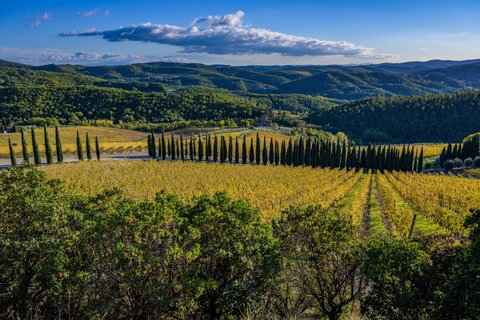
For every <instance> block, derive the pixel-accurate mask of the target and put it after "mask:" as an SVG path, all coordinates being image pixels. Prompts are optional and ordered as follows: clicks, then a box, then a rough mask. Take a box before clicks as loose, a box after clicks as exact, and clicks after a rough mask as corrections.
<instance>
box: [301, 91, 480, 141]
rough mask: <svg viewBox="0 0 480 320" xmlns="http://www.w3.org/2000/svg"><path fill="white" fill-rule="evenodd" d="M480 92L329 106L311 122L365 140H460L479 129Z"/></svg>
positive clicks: (367, 100)
mask: <svg viewBox="0 0 480 320" xmlns="http://www.w3.org/2000/svg"><path fill="white" fill-rule="evenodd" d="M479 112H480V93H479V92H466V93H458V94H452V95H423V96H418V97H392V98H388V99H385V98H373V99H365V100H359V101H355V102H352V103H349V104H344V105H341V106H338V107H336V108H327V109H324V110H321V111H318V112H315V113H313V114H312V115H311V117H310V121H311V122H313V123H316V124H318V125H321V126H322V127H323V128H324V129H327V130H333V131H335V130H340V131H344V132H346V133H347V134H349V135H351V136H352V137H353V138H354V139H357V140H358V141H362V142H370V143H378V142H388V143H400V142H401V143H413V142H420V141H422V142H438V141H461V140H462V139H463V138H464V137H465V136H467V135H468V134H470V133H472V132H476V131H478V129H479V128H480V117H479V116H478V114H479Z"/></svg>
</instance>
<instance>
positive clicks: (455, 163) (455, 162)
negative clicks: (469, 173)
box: [453, 158, 463, 168]
mask: <svg viewBox="0 0 480 320" xmlns="http://www.w3.org/2000/svg"><path fill="white" fill-rule="evenodd" d="M453 166H454V167H455V168H461V167H462V166H463V161H462V159H459V158H455V159H454V160H453Z"/></svg>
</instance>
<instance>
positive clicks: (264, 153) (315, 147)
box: [147, 132, 424, 172]
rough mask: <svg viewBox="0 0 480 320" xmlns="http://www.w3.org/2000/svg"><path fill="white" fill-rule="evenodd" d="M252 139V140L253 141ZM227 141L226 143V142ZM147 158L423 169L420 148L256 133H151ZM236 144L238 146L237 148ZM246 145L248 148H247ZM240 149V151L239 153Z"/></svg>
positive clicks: (330, 166)
mask: <svg viewBox="0 0 480 320" xmlns="http://www.w3.org/2000/svg"><path fill="white" fill-rule="evenodd" d="M254 139H255V140H256V141H254ZM227 140H228V141H227ZM147 143H148V155H149V156H150V157H152V158H153V159H158V160H167V159H169V160H182V161H184V160H188V159H189V160H190V161H207V162H210V161H211V162H220V163H225V162H230V163H242V164H247V163H250V164H256V165H259V164H263V165H267V164H271V165H280V164H281V165H286V166H294V167H297V166H311V167H314V168H315V167H321V168H339V169H347V170H351V169H355V170H356V171H359V170H361V169H363V170H373V171H376V170H380V171H381V172H384V171H385V170H388V171H403V172H413V171H415V172H421V171H422V170H423V160H424V156H423V148H422V149H421V151H420V153H418V150H417V151H415V150H414V147H413V146H402V147H398V146H367V147H351V146H348V145H347V144H346V143H344V142H340V141H337V142H331V141H319V140H317V139H312V138H307V139H305V138H303V137H300V138H299V139H295V140H293V139H290V140H289V141H288V142H287V141H285V140H284V141H282V142H281V143H279V142H278V141H276V140H274V139H273V138H270V141H269V143H268V142H267V138H266V136H264V137H263V144H262V143H261V139H260V136H259V134H258V133H257V135H256V137H255V138H253V137H252V138H251V139H250V143H249V144H248V143H247V138H246V136H245V135H244V136H243V139H242V141H239V137H238V136H237V137H236V138H235V141H234V140H233V138H232V137H231V136H228V137H227V138H226V137H225V136H220V137H218V136H216V135H215V136H213V138H212V137H211V136H210V135H209V134H206V136H205V138H203V137H202V136H199V138H198V139H193V137H192V136H190V139H184V138H183V136H182V135H180V137H179V138H177V139H176V138H175V136H174V135H173V134H172V135H171V138H167V139H166V138H165V136H164V134H163V133H162V135H161V137H159V138H158V141H156V138H155V135H154V134H153V132H152V133H151V134H149V135H148V139H147ZM240 143H241V144H242V147H241V148H240ZM248 145H249V147H248ZM240 150H241V151H240Z"/></svg>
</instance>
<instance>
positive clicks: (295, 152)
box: [292, 140, 300, 167]
mask: <svg viewBox="0 0 480 320" xmlns="http://www.w3.org/2000/svg"><path fill="white" fill-rule="evenodd" d="M298 149H299V148H298V140H295V142H294V143H293V161H292V163H293V166H294V167H297V166H298V165H299V164H300V152H299V150H298Z"/></svg>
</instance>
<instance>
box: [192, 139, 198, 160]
mask: <svg viewBox="0 0 480 320" xmlns="http://www.w3.org/2000/svg"><path fill="white" fill-rule="evenodd" d="M196 156H197V144H196V143H195V142H194V143H193V159H195V157H196Z"/></svg>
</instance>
